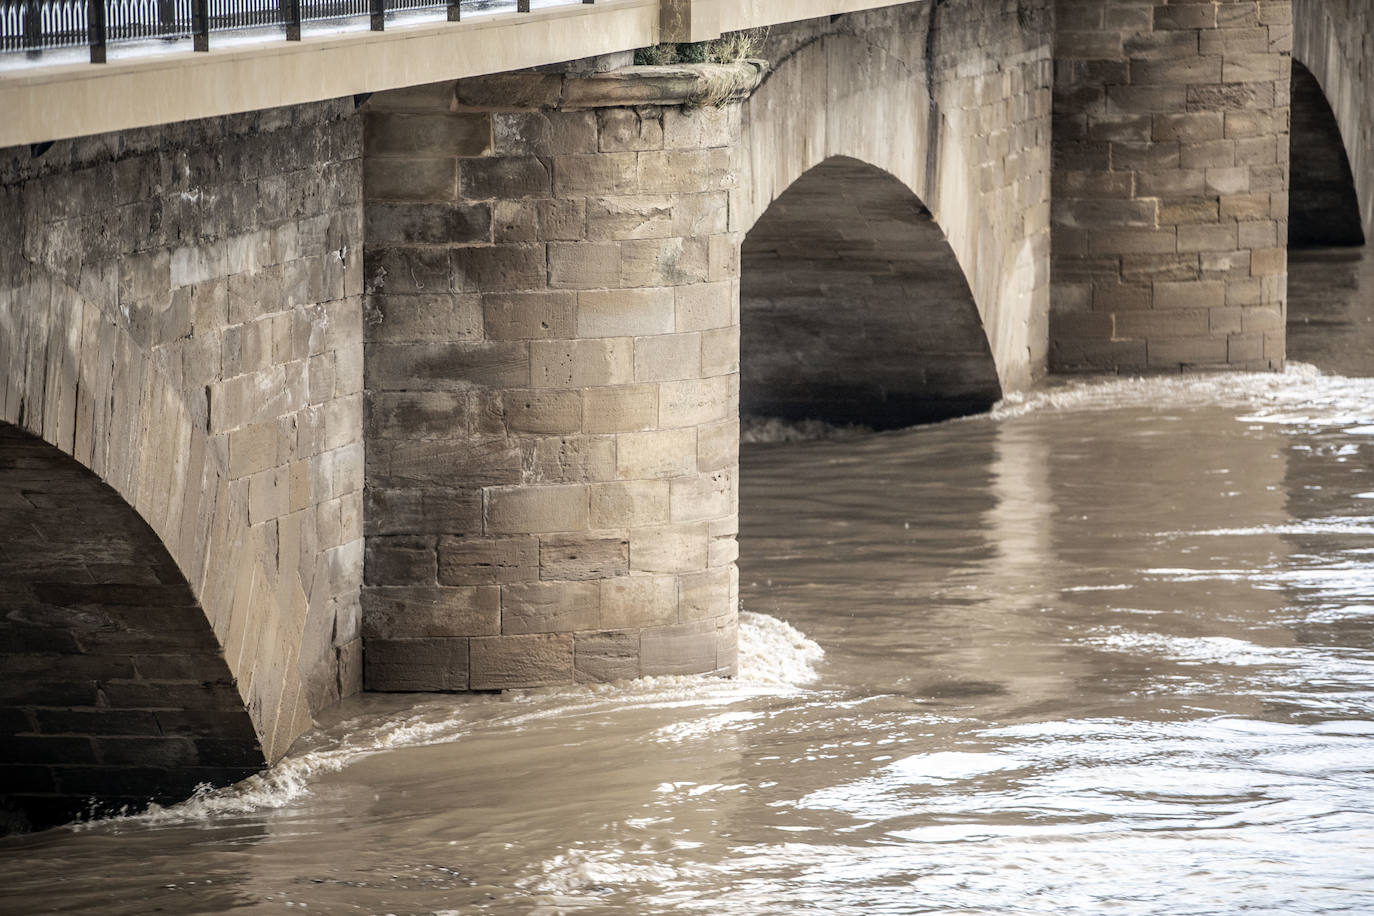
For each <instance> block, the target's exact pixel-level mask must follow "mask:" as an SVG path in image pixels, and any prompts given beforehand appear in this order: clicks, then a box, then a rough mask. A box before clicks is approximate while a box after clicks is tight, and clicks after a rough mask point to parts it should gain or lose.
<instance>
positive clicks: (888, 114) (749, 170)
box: [731, 3, 1050, 391]
mask: <svg viewBox="0 0 1374 916" xmlns="http://www.w3.org/2000/svg"><path fill="white" fill-rule="evenodd" d="M1040 12H1041V11H1036V10H1031V9H1030V8H1027V10H1026V11H1025V12H1024V14H1019V13H1017V12H1015V11H1012V12H1007V11H1005V10H1002V11H996V10H992V9H990V8H988V6H987V5H983V6H982V7H977V6H976V5H968V6H964V5H960V6H959V7H958V8H957V9H956V10H954V11H953V12H951V9H950V8H948V5H946V4H935V3H921V4H907V5H904V6H901V7H894V8H890V9H885V10H878V11H872V12H868V13H862V14H851V15H847V16H841V17H837V18H834V19H831V20H811V21H809V22H804V23H797V24H794V25H790V26H783V27H775V28H774V29H773V31H772V32H771V33H770V35H769V38H768V40H767V43H766V45H765V48H764V55H763V56H765V57H767V58H768V59H769V60H770V62H771V63H772V70H771V71H770V72H769V74H768V75H767V77H766V78H765V80H764V82H763V84H762V85H761V86H760V87H759V89H758V90H757V91H755V92H754V94H753V95H752V96H751V97H750V98H749V99H748V100H747V101H746V102H745V103H744V105H743V109H742V130H741V137H742V140H741V143H740V149H741V151H742V156H741V160H742V161H741V164H740V172H741V181H740V188H741V191H740V192H739V193H738V194H737V195H736V196H735V197H734V198H732V213H731V219H732V226H731V228H732V229H738V230H740V231H743V232H747V231H748V230H750V229H751V228H752V227H753V226H754V224H755V223H756V222H758V221H759V220H760V219H761V218H762V217H763V216H764V214H765V213H766V212H767V211H768V209H769V207H770V206H771V205H772V204H773V202H774V201H775V200H777V199H779V197H780V196H781V195H783V194H784V192H786V190H787V189H788V188H791V187H793V186H794V184H795V183H796V182H797V181H798V180H799V179H801V178H802V176H803V175H805V174H807V173H808V172H809V171H810V170H812V169H814V168H816V167H817V166H819V165H821V164H822V163H824V162H826V161H827V160H829V159H831V158H832V157H836V156H840V157H846V158H849V159H853V160H858V161H859V162H863V163H868V164H870V165H871V166H873V167H874V168H876V169H879V170H881V171H883V172H885V173H887V174H889V175H891V176H893V178H894V179H895V180H896V182H897V183H898V184H899V185H900V186H903V187H904V189H905V193H907V194H914V195H915V196H916V197H917V198H918V199H919V200H920V201H921V203H922V204H923V205H924V206H925V207H926V208H927V209H928V210H929V212H930V213H931V215H932V217H933V220H934V223H936V224H938V225H939V227H940V228H941V229H942V230H943V233H944V238H945V241H946V243H947V246H948V249H949V251H950V252H952V255H953V258H954V260H955V261H956V262H957V263H958V265H959V266H960V267H961V268H962V272H963V275H964V276H965V277H966V278H967V281H968V287H969V291H970V293H971V295H972V299H973V302H974V304H975V305H976V308H977V312H978V315H979V316H980V318H981V320H982V324H983V327H984V328H985V329H986V336H987V342H988V345H989V349H990V351H991V355H992V361H993V364H994V365H995V367H996V373H997V379H998V383H999V385H1000V387H1001V389H1002V390H1004V391H1016V390H1020V389H1022V388H1024V387H1026V386H1027V385H1029V384H1030V383H1031V381H1032V380H1033V379H1034V378H1036V377H1038V376H1039V375H1041V374H1043V373H1044V371H1045V361H1046V353H1047V348H1048V312H1049V275H1048V274H1049V271H1048V264H1049V212H1050V211H1049V169H1050V160H1049V154H1048V137H1049V110H1050V89H1049V78H1050V42H1049V31H1048V29H1045V28H1038V27H1034V23H1028V22H1024V21H1022V20H1023V19H1025V18H1026V17H1028V16H1029V17H1032V18H1033V17H1035V16H1038V15H1040ZM1004 20H1005V21H1004ZM894 187H895V186H894Z"/></svg>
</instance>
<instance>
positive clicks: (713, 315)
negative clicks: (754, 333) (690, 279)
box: [673, 280, 737, 331]
mask: <svg viewBox="0 0 1374 916" xmlns="http://www.w3.org/2000/svg"><path fill="white" fill-rule="evenodd" d="M736 295H737V294H736V292H735V287H734V284H732V283H731V282H730V281H729V280H724V281H718V282H715V283H693V284H690V285H687V286H678V287H676V288H674V289H673V296H674V306H675V311H676V323H675V329H676V330H678V331H704V330H707V329H710V328H722V327H726V326H728V325H730V324H731V322H732V318H731V316H732V315H733V313H734V307H735V297H736Z"/></svg>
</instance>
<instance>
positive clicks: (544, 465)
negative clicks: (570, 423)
mask: <svg viewBox="0 0 1374 916" xmlns="http://www.w3.org/2000/svg"><path fill="white" fill-rule="evenodd" d="M615 470H616V465H615V437H614V436H563V437H558V438H543V439H539V440H538V441H536V442H535V444H534V468H533V472H532V473H531V475H530V477H531V479H533V480H537V481H540V482H543V483H588V482H592V481H602V480H613V479H615Z"/></svg>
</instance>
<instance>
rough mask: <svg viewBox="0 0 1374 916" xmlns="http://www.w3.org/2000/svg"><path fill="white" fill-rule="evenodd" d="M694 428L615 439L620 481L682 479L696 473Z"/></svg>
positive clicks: (622, 435)
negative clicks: (621, 479)
mask: <svg viewBox="0 0 1374 916" xmlns="http://www.w3.org/2000/svg"><path fill="white" fill-rule="evenodd" d="M696 452H697V436H696V429H695V428H694V427H688V428H685V429H664V430H652V431H648V432H638V433H621V434H620V435H619V436H617V437H616V465H617V469H618V471H619V474H620V476H621V478H623V479H627V480H643V479H649V478H664V477H682V476H685V475H688V474H693V473H696V469H697V468H696V457H697V456H696Z"/></svg>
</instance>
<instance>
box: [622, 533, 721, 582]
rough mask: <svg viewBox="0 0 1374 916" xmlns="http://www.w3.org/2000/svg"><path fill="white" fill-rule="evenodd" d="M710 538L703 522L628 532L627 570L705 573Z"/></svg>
mask: <svg viewBox="0 0 1374 916" xmlns="http://www.w3.org/2000/svg"><path fill="white" fill-rule="evenodd" d="M710 542H711V537H710V534H709V529H708V527H707V524H706V523H705V522H692V523H688V524H682V525H662V526H657V527H651V528H632V529H630V569H632V570H634V571H635V572H650V573H684V572H696V571H698V570H702V569H706V568H707V563H708V560H709V549H710Z"/></svg>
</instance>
